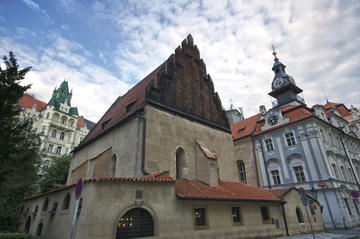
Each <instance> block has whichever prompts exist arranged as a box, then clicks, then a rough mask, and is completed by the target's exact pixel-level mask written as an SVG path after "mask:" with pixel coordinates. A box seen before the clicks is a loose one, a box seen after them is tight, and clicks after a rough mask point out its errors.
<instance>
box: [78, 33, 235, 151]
mask: <svg viewBox="0 0 360 239" xmlns="http://www.w3.org/2000/svg"><path fill="white" fill-rule="evenodd" d="M130 104H133V106H132V107H131V108H129V107H128V106H129V105H130ZM146 104H152V105H155V106H157V107H160V108H163V109H165V110H167V111H172V112H175V113H176V114H179V115H183V116H185V117H187V118H190V119H192V120H196V121H198V122H201V123H205V124H207V125H211V126H212V127H215V128H217V129H221V130H223V131H225V132H228V133H231V131H230V125H229V123H228V120H227V118H226V114H225V110H224V109H223V108H222V105H221V101H220V98H219V95H218V94H217V93H216V92H215V91H214V84H213V82H212V80H211V77H210V75H208V74H207V73H206V66H205V63H204V61H203V60H202V59H201V58H200V53H199V50H198V48H197V46H196V45H194V43H193V39H192V36H191V35H188V36H187V38H186V39H184V40H183V42H182V44H181V47H180V46H179V47H178V48H176V49H175V54H171V56H170V57H169V58H168V59H167V60H166V61H165V62H163V63H162V64H161V65H160V66H159V67H157V68H156V69H155V70H154V71H153V72H151V73H150V74H149V75H148V76H146V77H145V78H144V79H143V80H141V81H140V82H139V83H138V84H137V85H135V86H134V87H133V88H131V89H130V90H129V91H128V92H127V93H126V94H125V95H123V96H119V97H118V99H117V100H116V101H115V102H114V103H113V104H112V105H111V106H110V108H109V109H108V110H107V111H106V113H105V114H104V115H103V116H102V118H101V119H100V120H99V121H98V122H97V124H96V125H95V127H94V128H93V129H92V130H91V131H90V133H89V134H88V135H87V136H86V138H85V139H84V140H83V141H82V142H81V143H80V145H79V146H78V147H77V148H76V149H74V151H78V150H79V149H80V148H82V147H83V146H85V145H87V144H89V143H91V142H92V141H94V140H96V139H97V138H98V137H100V136H101V135H103V134H106V133H107V132H108V131H109V130H111V129H112V128H113V127H116V126H117V125H119V124H122V123H123V122H125V121H126V120H127V119H129V118H131V117H132V116H134V115H136V114H138V113H139V112H140V111H142V110H143V109H144V107H145V105H146Z"/></svg>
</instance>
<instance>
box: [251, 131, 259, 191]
mask: <svg viewBox="0 0 360 239" xmlns="http://www.w3.org/2000/svg"><path fill="white" fill-rule="evenodd" d="M251 141H252V145H253V149H254V150H253V154H254V162H255V170H256V182H257V185H258V187H260V179H259V177H260V175H259V174H260V172H259V171H258V166H257V161H256V153H255V149H256V148H255V137H254V135H253V134H251Z"/></svg>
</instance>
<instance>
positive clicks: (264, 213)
mask: <svg viewBox="0 0 360 239" xmlns="http://www.w3.org/2000/svg"><path fill="white" fill-rule="evenodd" d="M260 210H261V216H262V219H263V220H264V221H269V220H270V215H269V209H268V207H261V208H260Z"/></svg>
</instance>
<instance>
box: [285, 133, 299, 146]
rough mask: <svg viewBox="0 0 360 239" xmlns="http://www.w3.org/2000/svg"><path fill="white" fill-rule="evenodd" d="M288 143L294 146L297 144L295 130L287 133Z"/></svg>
mask: <svg viewBox="0 0 360 239" xmlns="http://www.w3.org/2000/svg"><path fill="white" fill-rule="evenodd" d="M285 139H286V144H287V146H293V145H295V144H296V141H295V136H294V133H293V132H289V133H286V134H285Z"/></svg>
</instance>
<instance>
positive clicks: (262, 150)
mask: <svg viewBox="0 0 360 239" xmlns="http://www.w3.org/2000/svg"><path fill="white" fill-rule="evenodd" d="M259 141H260V147H261V154H262V157H263V161H264V166H265V173H266V179H267V181H268V185H269V189H271V183H270V179H269V173H268V170H267V166H266V160H265V154H264V147H263V145H262V140H261V139H259Z"/></svg>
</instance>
